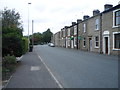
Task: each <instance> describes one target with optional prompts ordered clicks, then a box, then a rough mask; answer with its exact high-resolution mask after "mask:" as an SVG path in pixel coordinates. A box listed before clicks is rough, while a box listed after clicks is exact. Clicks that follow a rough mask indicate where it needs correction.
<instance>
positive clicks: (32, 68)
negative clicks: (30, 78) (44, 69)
mask: <svg viewBox="0 0 120 90" xmlns="http://www.w3.org/2000/svg"><path fill="white" fill-rule="evenodd" d="M30 70H31V71H37V70H40V67H39V66H31V69H30Z"/></svg>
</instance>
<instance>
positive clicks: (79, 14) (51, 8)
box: [0, 0, 119, 35]
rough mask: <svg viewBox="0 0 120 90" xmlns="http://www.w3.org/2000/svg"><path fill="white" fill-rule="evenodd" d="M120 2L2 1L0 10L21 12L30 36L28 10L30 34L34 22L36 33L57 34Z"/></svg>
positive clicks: (63, 0)
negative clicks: (65, 27) (107, 6)
mask: <svg viewBox="0 0 120 90" xmlns="http://www.w3.org/2000/svg"><path fill="white" fill-rule="evenodd" d="M118 2H119V0H0V10H3V9H4V8H5V7H7V8H8V9H15V10H16V12H19V14H20V16H21V21H22V25H23V28H24V31H23V35H28V10H29V34H32V20H34V28H33V30H34V33H36V32H40V33H42V32H44V31H46V30H47V29H48V28H50V30H51V31H52V32H53V33H56V32H58V31H60V30H61V29H62V28H64V26H71V23H72V22H76V21H77V19H83V16H84V15H89V16H90V17H91V16H92V15H93V10H95V9H98V10H100V12H102V11H104V5H105V4H112V5H113V6H116V5H118ZM28 3H31V4H28Z"/></svg>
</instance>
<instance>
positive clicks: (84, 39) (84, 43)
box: [83, 37, 86, 47]
mask: <svg viewBox="0 0 120 90" xmlns="http://www.w3.org/2000/svg"><path fill="white" fill-rule="evenodd" d="M83 47H86V38H85V37H84V38H83Z"/></svg>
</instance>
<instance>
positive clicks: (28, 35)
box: [28, 3, 31, 51]
mask: <svg viewBox="0 0 120 90" xmlns="http://www.w3.org/2000/svg"><path fill="white" fill-rule="evenodd" d="M30 4H31V3H28V51H29V44H30V39H29V5H30Z"/></svg>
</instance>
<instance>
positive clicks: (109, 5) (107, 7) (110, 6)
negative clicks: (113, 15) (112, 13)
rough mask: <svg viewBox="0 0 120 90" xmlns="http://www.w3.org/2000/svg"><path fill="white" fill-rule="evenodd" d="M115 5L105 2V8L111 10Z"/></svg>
mask: <svg viewBox="0 0 120 90" xmlns="http://www.w3.org/2000/svg"><path fill="white" fill-rule="evenodd" d="M112 7H113V5H112V4H105V5H104V10H105V11H106V10H109V9H110V8H112Z"/></svg>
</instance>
